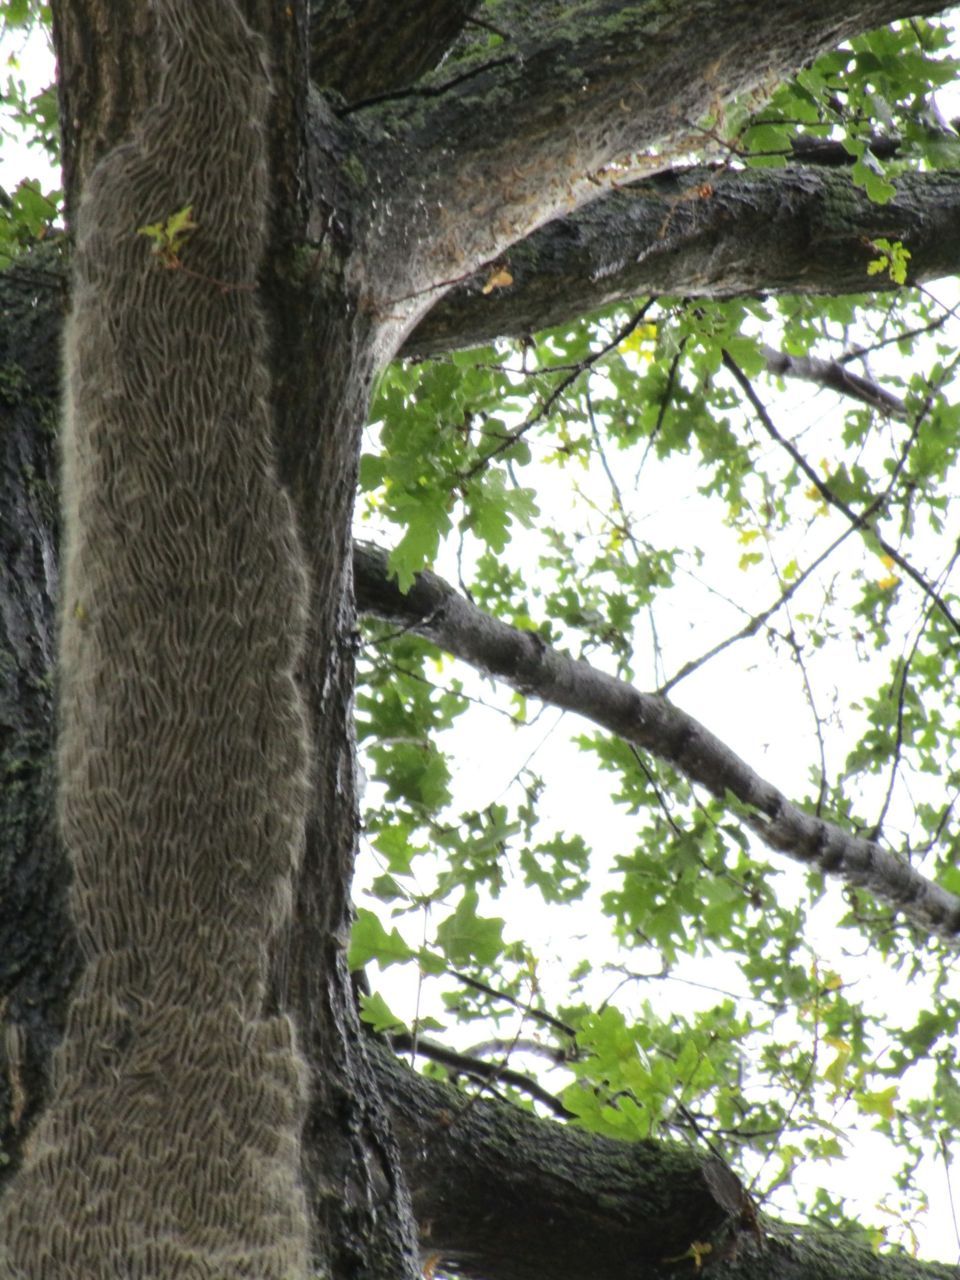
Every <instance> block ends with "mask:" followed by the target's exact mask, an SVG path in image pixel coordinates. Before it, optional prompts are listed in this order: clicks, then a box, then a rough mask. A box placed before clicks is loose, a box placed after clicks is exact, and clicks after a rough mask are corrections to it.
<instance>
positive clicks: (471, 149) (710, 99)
mask: <svg viewBox="0 0 960 1280" xmlns="http://www.w3.org/2000/svg"><path fill="white" fill-rule="evenodd" d="M943 7H944V6H943V5H942V3H938V2H937V0H915V2H914V3H913V4H904V3H903V0H859V2H858V3H852V4H848V5H845V6H844V7H843V11H842V12H841V13H838V10H837V5H836V4H834V3H832V2H830V0H779V3H776V4H767V5H760V6H758V5H756V4H754V3H750V2H749V0H689V3H687V4H685V5H684V6H683V7H682V9H679V10H667V9H664V8H663V6H660V5H653V4H640V3H624V0H619V2H614V0H579V2H578V3H573V4H569V3H566V4H561V3H559V0H540V2H539V3H531V4H528V5H525V6H523V7H522V10H518V11H517V12H516V14H515V19H516V20H515V25H514V27H513V30H512V39H511V40H510V41H507V42H505V43H504V45H503V46H502V52H501V50H500V49H498V50H496V51H495V55H496V56H493V57H491V56H490V53H489V51H487V50H483V51H482V52H479V51H478V52H476V53H474V54H470V55H468V56H467V57H465V58H464V59H462V60H458V61H457V63H456V64H455V66H452V67H449V68H448V67H444V68H443V69H442V71H441V72H440V73H438V74H437V75H436V76H435V78H434V79H433V80H432V81H431V82H430V83H429V84H427V83H424V82H421V84H420V85H419V86H418V87H417V88H418V92H417V94H416V95H415V96H412V97H407V98H403V99H401V100H400V101H397V102H393V103H389V104H381V106H380V107H371V109H370V110H369V112H367V113H359V114H361V115H365V124H366V126H367V127H368V128H369V129H370V130H371V137H375V135H376V133H377V131H379V132H380V141H379V143H377V142H376V141H375V142H374V143H373V146H372V151H373V156H374V157H378V159H376V160H375V163H374V167H375V168H377V169H381V168H382V169H386V168H388V167H390V165H391V163H392V162H393V161H394V160H395V157H396V154H397V147H398V145H399V146H401V147H402V148H403V151H404V155H405V157H406V158H407V159H408V160H409V163H408V164H407V165H405V168H404V173H403V175H402V178H401V180H400V182H399V183H397V182H393V183H391V184H390V185H389V187H388V186H387V185H386V184H385V185H384V192H383V198H382V199H380V200H379V201H378V209H377V216H376V218H375V221H374V224H373V228H372V229H373V233H374V235H373V238H372V239H371V241H370V244H371V248H373V249H374V250H375V249H376V248H377V247H378V246H380V247H381V257H382V256H383V254H382V250H383V249H385V248H386V247H388V246H393V245H395V243H396V236H397V234H398V233H399V232H401V230H402V233H403V234H404V235H405V237H406V240H407V242H408V243H409V241H410V229H411V227H414V228H415V229H416V230H415V240H416V243H417V246H418V252H417V253H416V254H413V255H410V256H409V258H408V260H407V263H406V265H405V269H404V275H403V277H401V278H397V276H396V275H395V274H393V273H391V272H389V271H388V270H386V269H385V270H384V273H383V282H382V287H383V293H382V294H381V295H380V297H379V299H378V305H380V306H384V305H388V304H390V303H391V302H393V304H394V306H396V305H397V299H399V298H402V297H403V296H404V285H405V287H406V290H407V291H409V292H411V293H413V294H414V295H415V296H416V295H417V294H418V293H420V292H422V291H423V290H426V289H430V288H432V287H437V286H438V285H439V284H440V282H441V281H447V280H449V279H450V278H452V277H455V276H456V275H457V274H460V275H462V274H463V273H464V272H465V271H470V270H472V269H476V268H477V267H478V266H479V264H480V263H482V262H484V261H487V260H489V259H490V258H492V257H495V256H496V255H498V254H501V253H502V252H504V251H505V250H506V249H508V248H509V247H510V245H511V244H514V243H516V242H517V241H518V240H521V239H523V238H525V237H526V236H527V235H529V234H530V232H531V231H533V230H534V229H535V228H536V227H538V226H540V225H542V224H543V223H545V222H547V221H549V220H550V219H551V218H555V217H556V216H557V215H558V214H561V213H566V212H567V211H569V210H571V209H575V208H577V207H578V206H580V205H583V204H587V203H590V202H592V201H594V200H596V199H597V198H598V197H599V196H600V195H602V194H603V192H604V191H605V190H607V189H610V188H611V187H613V186H615V185H616V184H617V183H619V182H623V181H626V180H627V179H628V178H629V177H630V176H631V175H632V176H637V175H641V174H644V173H651V172H660V171H663V170H664V169H666V168H668V167H670V165H671V163H673V162H675V159H676V156H677V155H680V154H688V153H689V152H690V151H692V150H697V151H699V150H701V149H702V137H701V136H700V135H698V134H697V132H696V122H697V121H698V120H700V119H701V118H702V117H703V116H704V115H705V114H707V113H708V112H709V111H710V110H711V109H713V108H715V107H716V106H717V105H718V104H720V103H721V102H723V101H724V100H725V99H726V98H728V97H730V96H731V95H734V94H738V93H743V92H745V91H746V90H748V89H752V88H754V87H755V86H756V85H757V84H759V83H770V81H771V78H772V77H774V76H777V75H785V74H787V73H788V72H791V71H793V70H794V69H795V68H796V67H798V66H800V65H802V64H804V63H805V62H807V61H808V60H809V59H810V58H811V57H814V56H816V54H818V53H819V52H820V51H821V50H823V49H826V48H828V47H834V46H835V45H836V44H837V43H838V42H839V41H840V40H842V39H843V38H845V37H846V36H849V35H853V34H855V33H857V32H859V31H863V30H865V29H867V28H869V27H871V26H876V25H878V24H879V23H881V22H885V21H888V20H890V19H892V18H896V17H903V16H908V15H912V14H916V13H918V12H922V13H935V12H938V11H939V10H941V9H942V8H943ZM428 92H429V93H430V94H432V95H433V96H424V94H426V93H428ZM387 265H388V264H387V263H386V262H384V267H385V268H386V267H387ZM419 309H422V308H417V307H410V308H408V314H410V315H414V314H416V311H417V310H419Z"/></svg>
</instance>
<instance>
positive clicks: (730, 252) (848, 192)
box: [404, 168, 960, 356]
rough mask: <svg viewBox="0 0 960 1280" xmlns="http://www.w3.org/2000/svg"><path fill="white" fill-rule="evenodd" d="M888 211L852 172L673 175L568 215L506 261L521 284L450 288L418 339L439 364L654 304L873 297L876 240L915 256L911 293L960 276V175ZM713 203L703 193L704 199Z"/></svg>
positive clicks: (475, 280) (878, 284) (925, 176)
mask: <svg viewBox="0 0 960 1280" xmlns="http://www.w3.org/2000/svg"><path fill="white" fill-rule="evenodd" d="M896 187H897V194H896V195H895V196H894V198H893V199H892V200H891V201H890V202H889V203H888V204H885V205H878V204H871V202H870V201H869V200H868V199H867V197H866V195H865V194H864V193H863V192H862V191H860V190H858V189H857V188H856V187H855V186H854V185H853V183H852V182H851V181H850V178H849V176H848V175H847V174H846V173H844V172H843V171H842V170H833V169H829V170H824V169H811V168H786V169H753V170H746V171H726V172H724V171H722V170H715V169H708V168H697V169H689V170H679V171H677V172H672V173H665V174H662V175H661V176H659V177H656V178H651V179H649V180H647V181H645V182H637V183H633V184H630V185H628V186H626V187H624V188H623V189H622V190H617V191H614V192H611V193H610V194H609V195H606V196H604V197H603V198H602V199H600V200H597V201H595V202H594V203H593V204H591V205H588V206H587V207H586V208H585V209H582V210H579V211H578V212H576V213H574V214H571V215H569V216H567V217H564V218H561V219H557V220H556V221H554V222H551V223H549V224H548V225H547V226H545V227H542V228H541V229H540V230H538V231H536V232H534V233H533V234H532V235H531V236H529V237H528V238H527V239H526V240H524V241H523V242H521V243H519V244H516V245H514V246H513V247H512V248H511V249H510V251H509V253H508V254H507V255H506V259H505V261H506V264H507V266H508V268H509V271H510V274H511V275H512V276H513V284H512V285H509V286H508V287H506V288H503V289H496V290H494V291H493V292H491V293H488V294H484V293H483V292H482V290H483V285H484V283H485V281H486V279H487V276H488V275H489V270H488V269H484V270H482V271H479V272H477V273H476V274H475V275H471V276H470V278H469V279H467V280H464V281H463V282H462V283H460V284H458V285H457V286H456V287H455V288H453V289H451V290H450V291H449V292H448V293H447V295H446V296H445V297H444V298H443V300H442V301H441V302H440V303H438V305H437V306H435V307H434V308H433V309H432V310H431V311H430V312H429V314H428V315H426V316H425V317H424V318H423V320H422V321H421V322H420V324H419V325H418V326H417V328H416V329H415V331H414V332H413V333H412V334H411V335H410V336H409V338H408V339H407V340H406V343H405V346H404V354H405V355H410V356H423V355H430V354H434V353H436V352H440V351H445V350H450V349H451V348H456V347H469V346H477V345H479V344H481V343H484V342H489V341H491V340H492V339H493V338H497V337H520V336H525V335H530V334H533V333H536V332H537V331H538V330H540V329H545V328H548V327H550V326H551V325H559V324H569V323H571V322H572V321H573V320H574V319H575V318H576V317H578V316H581V315H583V314H585V313H588V312H590V311H596V310H598V309H599V308H600V307H604V306H607V305H609V304H610V303H613V302H626V301H628V300H630V299H633V298H636V297H638V296H642V295H644V294H651V293H653V294H664V293H665V294H674V295H680V296H683V297H714V298H716V297H720V298H725V297H737V296H741V295H745V294H747V295H755V294H758V293H762V294H781V293H787V294H791V293H800V294H805V293H807V294H838V293H869V292H872V291H874V290H882V289H884V288H888V289H889V288H891V287H892V286H891V284H890V281H889V280H886V281H885V280H883V279H878V278H877V277H876V276H868V275H867V264H868V263H869V262H870V260H871V258H875V257H876V256H877V255H876V251H875V250H873V249H871V247H870V245H869V241H870V240H871V239H872V238H873V237H874V236H882V237H884V238H886V239H888V240H902V241H903V244H904V246H905V247H906V248H907V249H909V250H910V253H911V258H910V275H909V283H911V284H919V283H922V282H924V281H928V280H935V279H938V278H940V277H941V276H949V275H955V274H956V273H957V271H958V270H960V174H957V173H909V174H903V175H902V176H901V177H899V178H898V179H897V182H896ZM698 193H701V194H698Z"/></svg>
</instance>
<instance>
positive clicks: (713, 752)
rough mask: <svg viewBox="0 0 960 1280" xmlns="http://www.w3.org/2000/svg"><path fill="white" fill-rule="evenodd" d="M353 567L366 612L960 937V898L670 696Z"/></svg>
mask: <svg viewBox="0 0 960 1280" xmlns="http://www.w3.org/2000/svg"><path fill="white" fill-rule="evenodd" d="M354 574H355V577H356V584H357V600H358V605H359V607H360V608H361V610H363V611H364V612H367V613H372V614H376V615H377V616H379V617H384V618H391V619H394V620H397V621H400V622H402V623H404V624H405V625H406V626H408V627H409V628H410V629H411V630H413V631H416V632H417V633H418V634H419V635H422V636H425V637H426V638H427V639H429V640H432V641H433V642H434V644H437V645H439V646H440V647H441V648H442V649H445V650H446V651H447V652H448V653H451V654H453V655H454V656H455V657H458V658H462V659H463V660H464V661H465V662H468V663H470V664H471V665H472V666H474V667H477V668H478V669H479V670H481V671H483V672H485V673H487V674H489V675H492V676H496V677H499V678H500V679H502V680H504V681H505V682H506V683H507V684H509V685H510V686H511V687H512V688H515V689H518V690H519V691H520V692H521V693H524V694H526V695H528V696H531V697H535V698H539V699H540V700H541V701H542V702H547V703H550V704H551V705H553V706H556V707H562V708H563V709H565V710H567V711H575V712H577V713H578V714H579V715H582V716H584V717H586V718H587V719H588V720H592V721H593V723H594V724H597V725H600V726H601V728H604V729H607V730H608V731H609V732H611V733H615V734H617V735H618V736H619V737H620V738H623V739H624V741H626V742H630V743H633V744H634V745H635V746H637V747H641V748H642V749H643V750H646V751H650V752H651V753H652V754H653V755H655V756H657V757H659V758H660V759H661V760H665V761H666V762H667V763H669V764H671V765H673V766H674V767H675V768H677V769H679V770H680V772H681V773H683V774H685V775H686V776H687V777H688V778H689V779H690V780H691V781H692V782H697V783H700V784H701V785H702V786H705V787H706V788H707V790H708V791H710V792H711V793H712V794H713V795H715V796H717V797H719V798H720V799H725V798H726V797H727V795H728V793H729V795H731V796H733V797H735V799H736V800H737V801H738V802H739V803H740V804H741V805H743V806H745V812H743V814H742V820H743V822H745V823H746V824H747V825H748V826H749V827H750V828H751V830H753V831H755V832H756V833H757V835H759V836H760V838H761V839H762V840H763V841H764V843H765V844H767V845H768V846H769V848H771V849H774V850H776V851H777V852H780V853H786V854H788V855H789V856H790V857H792V858H794V859H796V860H797V861H798V862H801V863H804V864H806V865H807V866H814V867H818V868H819V869H820V870H821V871H827V872H831V873H832V874H834V875H837V876H839V877H840V878H841V879H843V880H845V881H846V882H847V883H848V884H852V885H861V886H863V887H864V888H866V889H867V890H869V891H870V892H871V893H873V894H875V895H876V896H877V897H879V898H881V899H883V900H884V901H886V902H889V903H890V904H891V905H892V906H893V907H895V908H896V910H897V911H899V912H901V913H902V914H903V915H905V916H906V917H907V918H908V919H910V920H911V921H913V923H915V924H916V925H918V926H919V927H920V928H922V929H924V930H925V931H929V932H933V933H936V934H939V935H940V936H942V937H944V938H950V939H953V940H956V938H957V936H958V935H960V898H957V897H956V896H955V895H954V894H952V893H949V892H947V890H945V889H942V888H940V886H939V885H936V884H934V883H933V882H932V881H930V880H928V879H926V878H925V877H924V876H922V875H920V873H919V872H917V871H916V870H914V868H913V867H911V866H910V865H909V863H907V862H906V861H904V859H902V858H900V857H898V856H897V855H896V854H894V853H891V852H890V851H889V850H887V849H884V848H882V847H881V846H880V845H879V844H877V842H876V841H873V840H866V839H863V838H861V837H859V836H854V835H850V834H848V833H847V832H845V831H842V830H841V829H840V828H839V827H837V826H835V825H834V824H833V823H830V822H826V821H824V820H823V819H822V818H818V817H816V816H815V815H813V814H811V813H807V812H805V811H804V810H802V809H800V808H798V806H796V805H794V804H792V803H791V802H790V801H789V800H788V799H787V798H786V797H785V796H784V795H783V794H782V793H781V792H780V791H778V790H777V788H776V787H774V786H773V785H772V784H771V783H769V782H767V781H766V780H765V779H764V778H761V777H760V776H759V775H758V774H756V773H755V772H754V771H753V770H752V769H751V768H750V766H749V765H747V764H746V763H745V762H744V761H743V760H741V759H740V757H739V756H737V755H736V754H735V753H734V752H733V751H731V750H730V748H729V747H728V746H726V745H725V744H724V743H723V742H721V741H720V739H719V738H717V737H715V735H714V734H712V733H711V732H710V731H709V729H707V728H705V727H704V726H703V725H702V724H700V723H699V722H698V721H697V720H695V719H694V718H693V717H692V716H690V715H687V713H686V712H684V711H681V710H680V709H679V707H675V706H674V705H673V704H672V703H671V702H669V701H668V700H667V699H666V698H664V697H662V696H661V695H659V694H648V693H640V692H639V691H638V690H637V689H634V688H633V687H632V686H631V685H628V684H625V683H624V682H623V681H621V680H618V679H616V678H615V677H614V676H609V675H607V674H605V673H604V672H602V671H598V670H597V669H596V668H594V667H591V666H590V664H589V663H587V662H584V661H583V660H582V659H575V658H571V657H569V656H568V655H566V654H564V653H561V652H560V651H559V650H556V649H553V648H551V647H550V646H549V645H547V644H545V643H544V642H543V641H542V640H541V639H540V637H539V636H537V635H535V634H534V633H532V632H529V631H519V630H517V629H516V628H514V627H510V626H508V625H507V624H506V623H504V622H500V621H498V620H497V619H496V618H492V617H490V616H489V615H488V614H486V613H484V612H483V611H482V610H481V609H478V608H477V607H476V606H475V605H473V604H471V603H470V602H469V601H468V600H466V599H465V598H464V597H463V596H462V595H460V593H459V592H457V591H455V590H454V588H453V587H451V586H450V585H449V584H448V583H446V582H444V580H443V579H442V578H439V577H438V576H437V575H436V574H433V573H422V574H419V575H418V576H417V579H416V582H415V583H414V585H413V587H412V588H411V590H410V592H409V593H408V594H407V595H403V594H402V593H401V592H400V590H399V588H398V587H397V585H396V583H394V582H393V581H391V579H390V578H389V576H388V574H387V567H386V554H385V553H384V552H383V551H381V550H380V549H379V548H377V547H373V546H370V545H368V544H356V545H355V547H354Z"/></svg>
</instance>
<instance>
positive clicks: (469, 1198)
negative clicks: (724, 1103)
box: [372, 1047, 955, 1280]
mask: <svg viewBox="0 0 960 1280" xmlns="http://www.w3.org/2000/svg"><path fill="white" fill-rule="evenodd" d="M372 1057H373V1060H374V1064H375V1072H376V1076H377V1082H378V1085H379V1088H380V1090H381V1092H382V1094H383V1096H384V1098H385V1099H386V1101H387V1104H388V1106H389V1108H390V1113H391V1117H392V1119H393V1127H394V1133H395V1135H396V1138H397V1141H398V1142H399V1144H400V1149H401V1159H402V1162H403V1165H404V1170H405V1173H406V1176H407V1179H408V1182H409V1184H410V1190H411V1195H412V1197H413V1203H414V1211H415V1213H416V1216H417V1220H418V1222H419V1223H420V1243H421V1251H422V1254H423V1255H424V1257H425V1259H426V1260H427V1262H428V1263H430V1264H432V1265H433V1266H434V1267H436V1266H439V1267H440V1269H443V1270H447V1269H449V1270H450V1271H453V1272H455V1273H457V1274H460V1275H464V1276H468V1277H482V1278H483V1280H543V1277H544V1276H546V1275H549V1276H552V1277H554V1278H555V1280H596V1277H597V1276H603V1275H609V1276H629V1277H631V1280H667V1278H668V1277H669V1278H670V1280H677V1277H685V1276H693V1275H695V1274H696V1272H695V1268H694V1259H693V1255H692V1254H691V1253H690V1252H689V1250H690V1247H691V1245H693V1244H694V1243H709V1244H710V1245H711V1246H712V1248H711V1250H710V1252H709V1253H706V1254H705V1256H704V1259H703V1261H704V1265H705V1266H706V1268H707V1272H706V1274H708V1275H709V1274H710V1272H709V1267H710V1265H711V1264H713V1263H716V1262H718V1261H721V1260H723V1261H724V1267H723V1275H724V1276H727V1277H730V1280H810V1277H813V1276H816V1277H818V1280H953V1278H954V1276H955V1269H954V1268H951V1267H947V1266H938V1265H937V1264H935V1263H920V1262H917V1261H916V1260H915V1259H912V1258H908V1257H905V1256H903V1255H902V1254H897V1253H892V1254H888V1255H885V1256H881V1257H878V1256H877V1255H876V1254H875V1253H874V1252H873V1250H872V1249H871V1248H870V1246H869V1245H868V1244H865V1243H861V1242H859V1241H851V1240H849V1239H847V1238H845V1237H844V1236H842V1235H841V1234H840V1233H838V1232H826V1231H821V1230H817V1229H815V1228H803V1229H800V1228H794V1227H790V1226H785V1225H782V1224H777V1223H774V1222H770V1221H767V1220H762V1222H761V1231H760V1237H759V1239H758V1238H757V1236H756V1235H755V1234H754V1233H753V1232H751V1231H750V1230H748V1229H745V1227H744V1223H743V1221H742V1220H740V1221H738V1219H737V1216H736V1214H734V1213H731V1212H730V1211H729V1209H725V1208H724V1207H723V1205H722V1204H721V1203H720V1202H719V1201H718V1199H717V1197H716V1195H715V1193H714V1192H713V1191H712V1190H711V1184H712V1183H713V1182H714V1180H713V1179H711V1173H712V1171H713V1169H714V1167H715V1166H716V1164H718V1163H719V1162H718V1161H716V1158H715V1157H711V1156H710V1155H709V1154H708V1153H707V1152H703V1153H700V1152H696V1151H694V1150H691V1149H689V1148H684V1147H677V1146H672V1145H669V1144H667V1143H654V1142H636V1143H627V1142H616V1141H613V1140H612V1139H609V1138H600V1137H596V1136H595V1135H593V1134H589V1133H584V1132H583V1131H582V1130H578V1129H575V1128H572V1127H568V1126H566V1125H562V1124H559V1123H557V1122H556V1121H552V1120H538V1119H536V1118H535V1117H534V1116H531V1115H530V1114H528V1113H527V1112H524V1111H521V1110H520V1109H519V1108H517V1107H513V1106H510V1105H509V1104H506V1103H497V1102H493V1101H490V1100H488V1099H485V1098H473V1099H468V1098H465V1097H464V1095H463V1094H461V1093H458V1092H457V1090H456V1089H454V1088H452V1087H450V1086H449V1085H442V1084H439V1083H437V1082H436V1081H432V1080H426V1079H424V1077H422V1076H418V1075H415V1074H414V1073H413V1072H412V1071H410V1070H409V1069H408V1068H407V1067H405V1066H404V1065H403V1064H401V1063H400V1062H398V1061H397V1059H396V1058H394V1057H393V1055H392V1054H390V1053H388V1052H387V1051H386V1050H385V1049H383V1048H382V1047H379V1048H375V1049H374V1052H373V1054H372ZM670 1260H672V1261H670Z"/></svg>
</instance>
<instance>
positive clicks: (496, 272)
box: [480, 267, 513, 293]
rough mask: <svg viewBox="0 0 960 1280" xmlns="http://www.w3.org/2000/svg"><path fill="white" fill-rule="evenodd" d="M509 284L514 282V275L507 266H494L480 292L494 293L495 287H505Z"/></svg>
mask: <svg viewBox="0 0 960 1280" xmlns="http://www.w3.org/2000/svg"><path fill="white" fill-rule="evenodd" d="M508 284H513V276H512V275H511V274H510V272H509V271H508V270H507V269H506V267H494V269H493V271H491V273H490V274H489V275H488V276H487V283H486V284H485V285H484V286H483V288H482V289H481V290H480V292H481V293H493V291H494V289H505V288H506V287H507V285H508Z"/></svg>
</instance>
